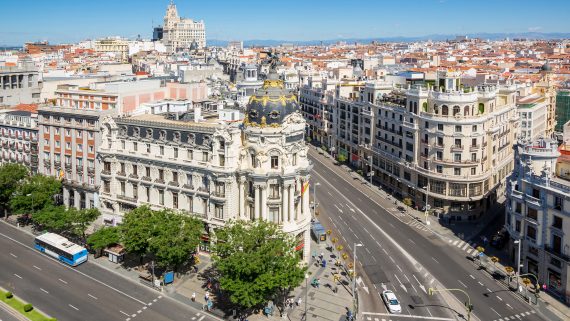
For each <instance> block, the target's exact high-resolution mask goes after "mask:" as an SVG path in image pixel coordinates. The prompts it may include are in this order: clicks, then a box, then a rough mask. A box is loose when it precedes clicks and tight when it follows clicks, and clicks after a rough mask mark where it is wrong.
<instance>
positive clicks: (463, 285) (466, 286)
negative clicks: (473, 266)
mask: <svg viewBox="0 0 570 321" xmlns="http://www.w3.org/2000/svg"><path fill="white" fill-rule="evenodd" d="M457 282H459V283H461V285H463V286H464V287H465V288H467V285H465V283H463V282H461V281H459V280H457Z"/></svg>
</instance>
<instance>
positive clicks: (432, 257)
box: [431, 256, 439, 264]
mask: <svg viewBox="0 0 570 321" xmlns="http://www.w3.org/2000/svg"><path fill="white" fill-rule="evenodd" d="M431 259H432V260H434V261H435V263H437V264H439V262H438V261H437V260H436V259H435V258H434V257H433V256H432V258H431Z"/></svg>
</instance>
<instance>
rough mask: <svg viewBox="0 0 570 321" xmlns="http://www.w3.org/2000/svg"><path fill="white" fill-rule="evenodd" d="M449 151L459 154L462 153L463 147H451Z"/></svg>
mask: <svg viewBox="0 0 570 321" xmlns="http://www.w3.org/2000/svg"><path fill="white" fill-rule="evenodd" d="M451 151H453V152H461V151H463V145H451Z"/></svg>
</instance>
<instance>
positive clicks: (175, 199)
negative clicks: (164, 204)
mask: <svg viewBox="0 0 570 321" xmlns="http://www.w3.org/2000/svg"><path fill="white" fill-rule="evenodd" d="M172 207H173V208H178V193H175V192H172Z"/></svg>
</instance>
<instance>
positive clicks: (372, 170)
mask: <svg viewBox="0 0 570 321" xmlns="http://www.w3.org/2000/svg"><path fill="white" fill-rule="evenodd" d="M368 165H370V171H369V172H368V175H370V186H373V185H372V176H373V175H374V169H372V155H370V156H368Z"/></svg>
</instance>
